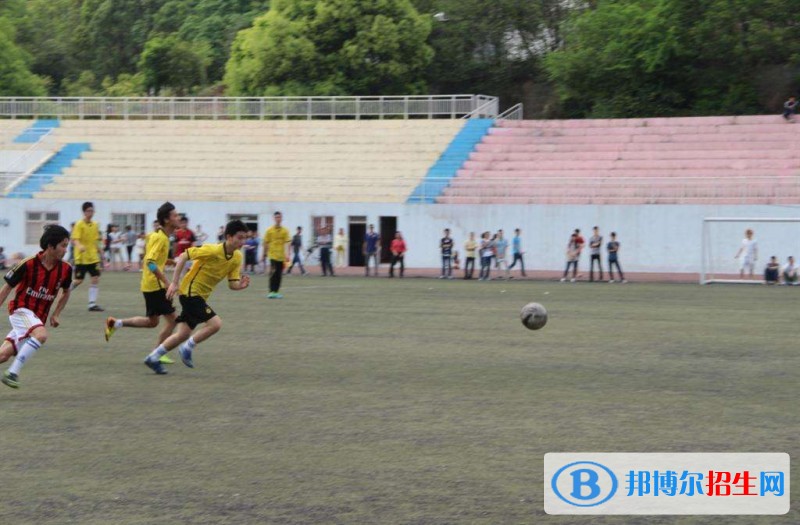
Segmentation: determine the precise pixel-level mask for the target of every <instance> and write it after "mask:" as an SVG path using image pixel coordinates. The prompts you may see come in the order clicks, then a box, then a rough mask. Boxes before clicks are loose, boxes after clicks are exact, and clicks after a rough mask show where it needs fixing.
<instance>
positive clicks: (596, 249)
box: [589, 226, 603, 282]
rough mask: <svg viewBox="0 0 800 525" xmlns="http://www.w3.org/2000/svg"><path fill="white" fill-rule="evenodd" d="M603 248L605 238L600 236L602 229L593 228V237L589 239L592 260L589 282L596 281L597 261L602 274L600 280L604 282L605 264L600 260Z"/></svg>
mask: <svg viewBox="0 0 800 525" xmlns="http://www.w3.org/2000/svg"><path fill="white" fill-rule="evenodd" d="M602 248H603V236H602V235H600V228H598V227H597V226H595V227H594V228H592V236H591V237H589V250H590V251H589V253H590V254H591V256H592V258H591V260H590V261H589V281H590V282H593V281H594V262H595V261H597V269H598V271H599V273H600V280H601V281H602V280H603V263H602V261H601V260H600V250H602Z"/></svg>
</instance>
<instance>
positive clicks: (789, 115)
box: [783, 97, 797, 122]
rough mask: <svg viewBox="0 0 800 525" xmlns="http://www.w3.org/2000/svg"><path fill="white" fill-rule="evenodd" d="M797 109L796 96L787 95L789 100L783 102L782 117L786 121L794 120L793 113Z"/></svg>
mask: <svg viewBox="0 0 800 525" xmlns="http://www.w3.org/2000/svg"><path fill="white" fill-rule="evenodd" d="M796 110H797V98H795V97H789V100H787V101H786V102H784V103H783V119H784V120H785V121H786V122H794V113H795V111H796Z"/></svg>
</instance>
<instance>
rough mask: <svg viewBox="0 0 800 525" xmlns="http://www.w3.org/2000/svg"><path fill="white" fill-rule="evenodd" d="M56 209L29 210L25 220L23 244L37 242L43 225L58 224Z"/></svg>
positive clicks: (40, 236)
mask: <svg viewBox="0 0 800 525" xmlns="http://www.w3.org/2000/svg"><path fill="white" fill-rule="evenodd" d="M58 220H59V215H58V212H57V211H29V212H28V215H27V220H26V221H25V244H35V245H38V244H39V239H41V238H42V232H43V231H44V227H45V226H47V225H48V224H58Z"/></svg>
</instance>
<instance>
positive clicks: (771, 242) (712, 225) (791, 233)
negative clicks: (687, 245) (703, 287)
mask: <svg viewBox="0 0 800 525" xmlns="http://www.w3.org/2000/svg"><path fill="white" fill-rule="evenodd" d="M747 229H752V230H753V231H754V235H753V239H755V241H756V243H757V250H758V252H757V253H758V258H757V260H756V261H755V265H756V266H755V269H754V273H753V277H752V278H750V277H749V275H745V277H744V278H741V277H740V275H739V271H740V260H734V255H735V254H736V253H737V251H738V250H739V248H740V247H741V246H742V239H744V232H745V230H747ZM701 238H702V244H703V246H702V253H701V265H700V284H712V283H730V284H762V283H763V282H764V278H763V277H764V267H765V266H766V264H767V261H768V260H769V258H770V257H771V256H773V255H774V256H776V257H777V258H778V262H779V263H780V265H781V268H783V265H784V264H785V263H786V258H787V257H788V256H789V255H792V256H794V257H795V260H796V261H797V260H800V218H798V217H705V218H704V219H703V231H702V235H701ZM740 257H743V255H740Z"/></svg>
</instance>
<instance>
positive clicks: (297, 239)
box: [286, 226, 308, 275]
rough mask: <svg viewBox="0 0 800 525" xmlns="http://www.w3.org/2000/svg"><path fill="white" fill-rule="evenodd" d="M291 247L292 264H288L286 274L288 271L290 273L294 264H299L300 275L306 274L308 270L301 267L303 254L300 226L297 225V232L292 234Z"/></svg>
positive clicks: (301, 229)
mask: <svg viewBox="0 0 800 525" xmlns="http://www.w3.org/2000/svg"><path fill="white" fill-rule="evenodd" d="M291 248H292V265H291V266H289V269H288V270H287V271H286V274H287V275H289V274H290V273H292V269H293V268H294V265H295V264H297V265H298V266H300V274H301V275H305V274H307V273H308V272H307V271H306V269H305V268H303V256H302V251H303V228H302V226H298V227H297V233H295V234H294V236H293V237H292V243H291Z"/></svg>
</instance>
